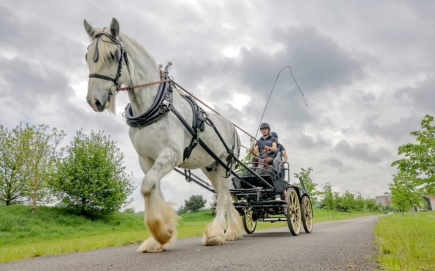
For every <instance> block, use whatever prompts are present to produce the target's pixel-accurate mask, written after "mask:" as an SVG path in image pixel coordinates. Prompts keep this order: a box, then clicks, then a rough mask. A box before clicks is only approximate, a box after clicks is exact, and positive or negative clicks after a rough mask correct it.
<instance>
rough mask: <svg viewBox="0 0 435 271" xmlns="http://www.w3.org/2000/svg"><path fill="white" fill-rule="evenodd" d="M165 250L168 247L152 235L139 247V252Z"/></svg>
mask: <svg viewBox="0 0 435 271" xmlns="http://www.w3.org/2000/svg"><path fill="white" fill-rule="evenodd" d="M165 250H166V248H165V247H163V246H162V245H161V244H159V243H158V242H156V240H155V239H154V238H152V237H150V238H148V239H147V240H145V242H143V243H142V244H141V245H140V246H139V248H138V249H137V251H138V252H148V253H153V252H163V251H165Z"/></svg>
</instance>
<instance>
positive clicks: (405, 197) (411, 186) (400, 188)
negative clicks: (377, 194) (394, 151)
mask: <svg viewBox="0 0 435 271" xmlns="http://www.w3.org/2000/svg"><path fill="white" fill-rule="evenodd" d="M416 179H417V178H416V177H415V176H413V175H412V174H410V173H408V172H405V171H401V170H399V172H398V173H397V174H395V175H393V183H391V184H390V190H391V202H392V203H393V204H394V206H396V207H397V208H398V209H399V210H400V211H401V212H402V216H403V215H404V214H403V213H404V211H407V210H411V211H412V216H414V208H415V207H417V206H419V205H420V203H422V201H423V198H422V197H421V194H422V191H421V190H422V189H419V188H417V185H418V181H416Z"/></svg>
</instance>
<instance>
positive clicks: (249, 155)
mask: <svg viewBox="0 0 435 271" xmlns="http://www.w3.org/2000/svg"><path fill="white" fill-rule="evenodd" d="M249 142H250V146H254V145H255V140H254V139H253V138H249ZM251 159H252V153H251V152H250V151H249V149H247V150H246V155H245V157H244V158H240V162H242V163H243V164H245V165H246V164H247V163H249V162H251ZM237 169H239V170H243V169H245V167H244V166H242V165H239V166H238V167H237Z"/></svg>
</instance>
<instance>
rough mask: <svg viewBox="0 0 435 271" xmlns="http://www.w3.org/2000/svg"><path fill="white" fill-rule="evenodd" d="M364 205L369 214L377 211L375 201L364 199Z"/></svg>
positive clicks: (377, 206)
mask: <svg viewBox="0 0 435 271" xmlns="http://www.w3.org/2000/svg"><path fill="white" fill-rule="evenodd" d="M365 205H366V206H367V209H369V210H370V212H375V211H377V210H378V209H379V205H377V204H376V200H375V199H370V198H368V199H366V200H365Z"/></svg>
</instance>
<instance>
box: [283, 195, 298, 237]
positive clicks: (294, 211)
mask: <svg viewBox="0 0 435 271" xmlns="http://www.w3.org/2000/svg"><path fill="white" fill-rule="evenodd" d="M285 200H286V201H287V213H286V215H285V216H286V217H287V224H288V228H289V229H290V232H291V233H292V235H299V232H300V231H301V205H300V203H299V197H298V193H297V192H296V190H295V189H294V188H289V189H287V195H286V197H285Z"/></svg>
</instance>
